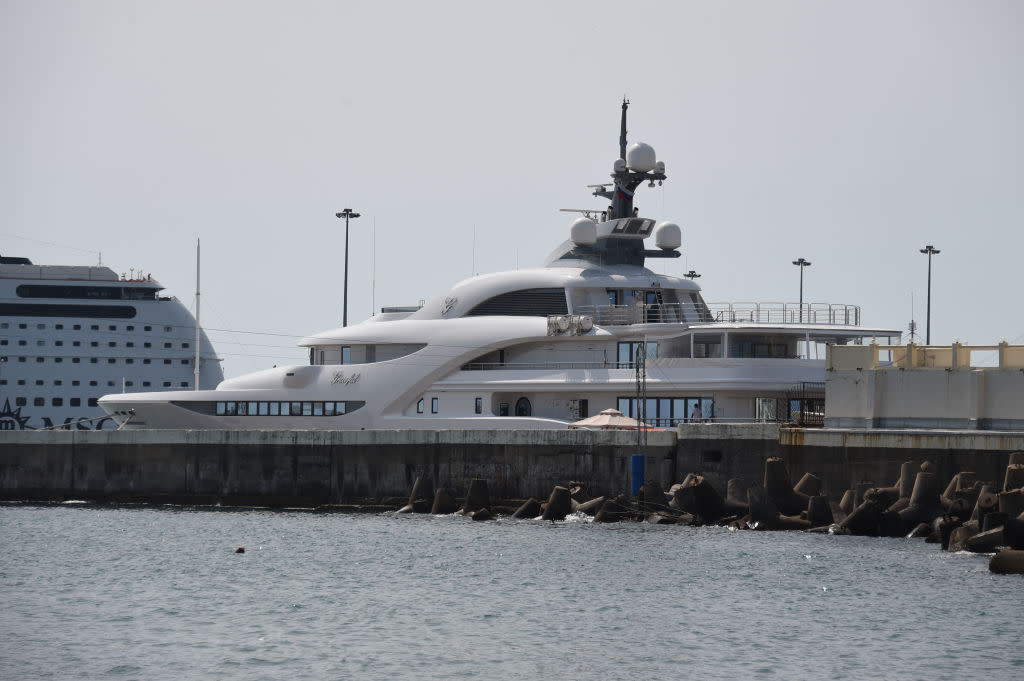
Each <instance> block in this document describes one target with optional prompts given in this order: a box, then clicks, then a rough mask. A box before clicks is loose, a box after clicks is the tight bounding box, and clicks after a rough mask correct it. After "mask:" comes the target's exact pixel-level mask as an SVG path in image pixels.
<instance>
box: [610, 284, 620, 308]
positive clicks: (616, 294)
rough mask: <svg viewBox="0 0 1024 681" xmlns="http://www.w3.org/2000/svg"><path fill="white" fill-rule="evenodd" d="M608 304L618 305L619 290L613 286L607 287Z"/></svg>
mask: <svg viewBox="0 0 1024 681" xmlns="http://www.w3.org/2000/svg"><path fill="white" fill-rule="evenodd" d="M608 304H609V305H618V304H619V292H618V291H616V290H615V289H613V288H610V289H608Z"/></svg>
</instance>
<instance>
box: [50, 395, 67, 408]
mask: <svg viewBox="0 0 1024 681" xmlns="http://www.w3.org/2000/svg"><path fill="white" fill-rule="evenodd" d="M50 406H53V407H63V406H64V398H63V397H54V398H53V399H52V400H50Z"/></svg>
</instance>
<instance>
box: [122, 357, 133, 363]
mask: <svg viewBox="0 0 1024 681" xmlns="http://www.w3.org/2000/svg"><path fill="white" fill-rule="evenodd" d="M124 363H125V364H135V360H134V359H132V358H131V357H129V358H128V359H126V360H125V361H124Z"/></svg>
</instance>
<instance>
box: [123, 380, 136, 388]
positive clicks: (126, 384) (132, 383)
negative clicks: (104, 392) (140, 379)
mask: <svg viewBox="0 0 1024 681" xmlns="http://www.w3.org/2000/svg"><path fill="white" fill-rule="evenodd" d="M124 384H125V386H127V387H129V388H130V387H131V386H133V385H135V383H134V382H132V381H125V382H124Z"/></svg>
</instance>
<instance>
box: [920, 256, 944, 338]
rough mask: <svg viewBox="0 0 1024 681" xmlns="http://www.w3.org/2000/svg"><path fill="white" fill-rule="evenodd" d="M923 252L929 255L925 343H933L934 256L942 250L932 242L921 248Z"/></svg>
mask: <svg viewBox="0 0 1024 681" xmlns="http://www.w3.org/2000/svg"><path fill="white" fill-rule="evenodd" d="M921 252H922V253H925V254H927V255H928V312H927V315H926V317H925V320H926V321H925V332H924V344H925V345H931V344H932V256H933V255H938V254H939V253H941V252H942V251H940V250H939V249H937V248H935V247H934V246H932V245H931V244H928V245H927V246H925V247H924V248H922V249H921Z"/></svg>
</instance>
